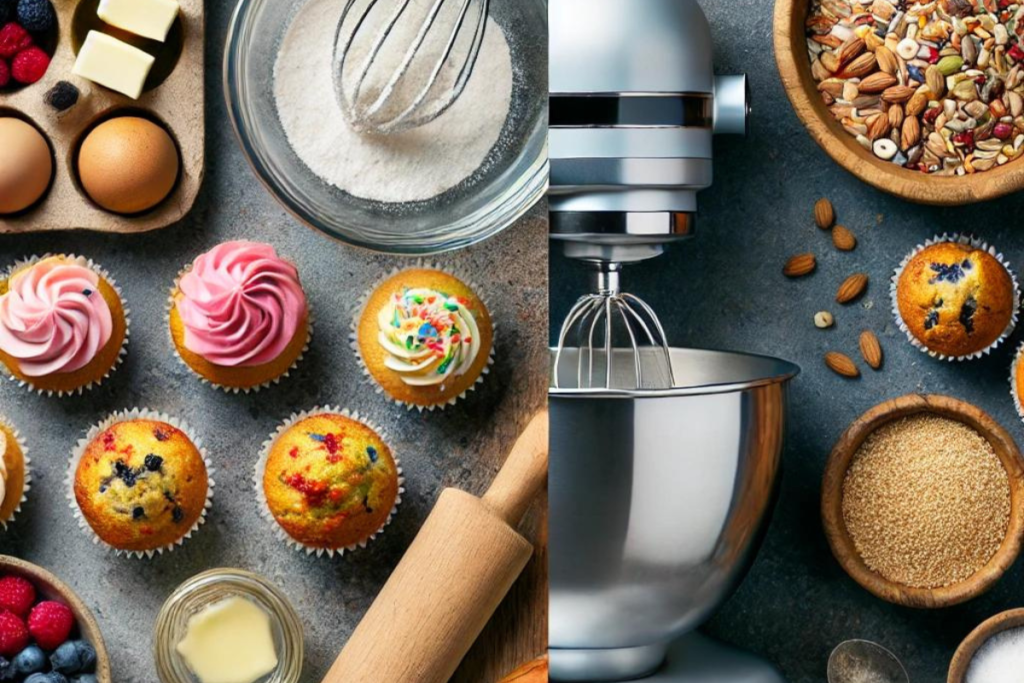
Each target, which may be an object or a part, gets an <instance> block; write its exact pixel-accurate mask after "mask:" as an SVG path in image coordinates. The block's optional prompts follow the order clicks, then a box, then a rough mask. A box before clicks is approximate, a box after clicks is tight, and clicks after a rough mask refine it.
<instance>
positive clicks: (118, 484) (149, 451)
mask: <svg viewBox="0 0 1024 683" xmlns="http://www.w3.org/2000/svg"><path fill="white" fill-rule="evenodd" d="M209 475H210V473H209V471H208V467H207V462H206V458H205V457H204V455H203V452H202V450H201V449H200V447H199V446H197V445H196V443H195V442H194V441H193V439H192V438H191V437H190V436H189V435H188V434H187V433H186V432H185V431H184V430H183V429H182V428H179V427H178V426H176V425H174V424H171V423H170V422H168V421H166V420H163V419H156V417H155V416H151V415H149V414H146V413H140V412H135V413H122V414H118V415H116V416H114V417H112V418H110V419H108V420H107V421H106V422H105V423H103V424H101V425H99V426H98V427H95V428H93V430H92V431H91V432H90V435H89V437H87V439H86V440H83V442H81V443H80V444H79V449H78V451H77V452H76V454H75V458H74V459H73V461H72V466H71V472H70V479H71V484H72V495H73V500H74V505H75V506H76V507H77V509H78V512H79V516H80V518H81V519H82V520H84V522H85V523H86V524H87V525H88V526H89V528H91V529H92V531H93V532H94V533H95V535H96V537H97V538H98V539H99V540H100V541H102V542H103V543H105V544H106V545H108V546H109V547H111V548H113V549H114V550H117V551H119V552H124V553H128V554H132V555H140V556H141V555H152V553H154V552H156V551H163V550H165V549H171V548H173V547H174V546H175V545H180V544H181V543H182V542H184V539H185V538H187V537H188V536H189V535H190V534H191V532H192V531H194V530H195V529H196V528H197V527H198V526H199V525H200V524H201V523H202V522H203V520H204V517H205V512H206V508H207V507H208V505H209V499H210V495H211V493H212V483H213V482H212V480H211V479H210V476H209Z"/></svg>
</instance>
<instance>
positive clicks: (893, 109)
mask: <svg viewBox="0 0 1024 683" xmlns="http://www.w3.org/2000/svg"><path fill="white" fill-rule="evenodd" d="M887 113H888V115H889V125H890V126H892V127H893V128H895V129H897V130H899V129H900V128H901V127H902V126H903V119H904V118H906V117H905V116H904V114H903V107H902V106H901V105H898V104H893V105H890V106H889V111H888V112H887Z"/></svg>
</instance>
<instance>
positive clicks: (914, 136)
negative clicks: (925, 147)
mask: <svg viewBox="0 0 1024 683" xmlns="http://www.w3.org/2000/svg"><path fill="white" fill-rule="evenodd" d="M919 142H921V123H920V122H919V121H918V120H917V117H916V116H908V117H907V119H906V120H905V121H904V122H903V133H902V135H901V136H900V148H901V149H903V151H907V150H908V149H910V148H911V147H916V146H917V143H919Z"/></svg>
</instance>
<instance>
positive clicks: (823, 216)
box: [814, 197, 836, 230]
mask: <svg viewBox="0 0 1024 683" xmlns="http://www.w3.org/2000/svg"><path fill="white" fill-rule="evenodd" d="M814 222H815V223H816V224H817V226H818V227H819V228H821V229H822V230H828V229H829V228H831V227H832V224H833V223H835V222H836V211H835V209H833V208H832V202H830V201H829V200H827V199H825V198H824V197H822V198H821V199H819V200H818V201H817V202H816V203H815V204H814Z"/></svg>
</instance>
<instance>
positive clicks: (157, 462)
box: [146, 453, 164, 472]
mask: <svg viewBox="0 0 1024 683" xmlns="http://www.w3.org/2000/svg"><path fill="white" fill-rule="evenodd" d="M163 464H164V459H163V458H161V457H160V456H159V455H153V454H152V453H150V454H149V455H147V456H146V469H147V470H149V471H150V472H159V471H160V468H161V467H163Z"/></svg>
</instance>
